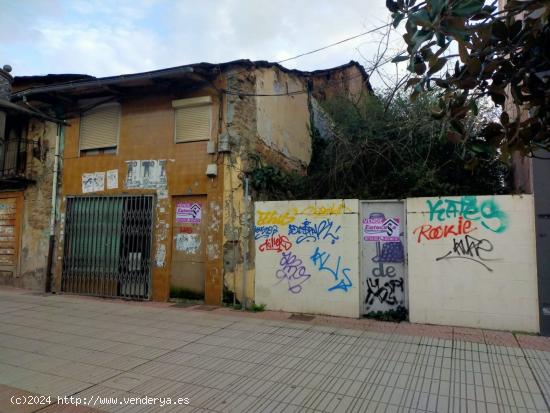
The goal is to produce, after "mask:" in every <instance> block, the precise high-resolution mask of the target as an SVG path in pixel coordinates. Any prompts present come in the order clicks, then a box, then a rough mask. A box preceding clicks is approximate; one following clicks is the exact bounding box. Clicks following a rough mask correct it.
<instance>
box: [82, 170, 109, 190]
mask: <svg viewBox="0 0 550 413" xmlns="http://www.w3.org/2000/svg"><path fill="white" fill-rule="evenodd" d="M104 190H105V172H94V173H88V174H82V193H83V194H87V193H90V192H101V191H104Z"/></svg>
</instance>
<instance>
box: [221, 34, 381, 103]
mask: <svg viewBox="0 0 550 413" xmlns="http://www.w3.org/2000/svg"><path fill="white" fill-rule="evenodd" d="M390 25H391V23H387V24H384V25H382V26H378V27H375V28H374V29H370V30H367V31H366V32H363V33H359V34H356V35H355V36H351V37H348V38H345V39H342V40H339V41H337V42H334V43H330V44H327V45H325V46H322V47H319V48H317V49H314V50H310V51H308V52H303V53H300V54H297V55H296V56H292V57H287V58H286V59H282V60H278V61H276V62H275V63H277V64H281V63H285V62H289V61H291V60H295V59H299V58H300V57H304V56H309V55H311V54H314V53H318V52H321V51H323V50H326V49H329V48H331V47H334V46H337V45H339V44H342V43H346V42H349V41H351V40H354V39H357V38H359V37H362V36H366V35H367V34H370V33H374V32H376V31H378V30H381V29H385V28H386V27H388V26H390ZM246 71H247V69H243V70H240V71H238V72H236V73H233V74H232V75H230V76H228V77H227V79H231V78H234V77H235V76H237V75H239V74H241V73H244V72H246ZM220 72H221V70H220ZM228 92H230V91H228ZM236 94H239V93H238V92H236ZM285 95H287V94H286V93H284V94H277V95H270V96H285Z"/></svg>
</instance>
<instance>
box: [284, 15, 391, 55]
mask: <svg viewBox="0 0 550 413" xmlns="http://www.w3.org/2000/svg"><path fill="white" fill-rule="evenodd" d="M390 24H391V23H387V24H384V25H383V26H379V27H376V28H374V29H370V30H367V31H366V32H363V33H359V34H356V35H355V36H351V37H348V38H347V39H342V40H339V41H337V42H334V43H331V44H327V45H326V46H323V47H320V48H318V49H315V50H310V51H309V52H304V53H300V54H298V55H296V56H292V57H288V58H286V59H283V60H279V61H277V62H276V63H279V64H280V63H284V62H288V61H290V60H294V59H298V58H300V57H304V56H308V55H310V54H313V53H317V52H321V51H323V50H326V49H328V48H330V47H333V46H337V45H339V44H342V43H345V42H349V41H350V40H354V39H357V38H358V37H362V36H365V35H367V34H370V33H374V32H376V31H378V30H380V29H385V28H386V27H388V26H389V25H390Z"/></svg>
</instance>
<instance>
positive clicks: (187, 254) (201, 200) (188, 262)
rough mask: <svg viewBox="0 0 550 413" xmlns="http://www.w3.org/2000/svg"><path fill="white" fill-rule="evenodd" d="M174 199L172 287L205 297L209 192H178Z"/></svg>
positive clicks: (188, 295) (190, 295) (185, 294)
mask: <svg viewBox="0 0 550 413" xmlns="http://www.w3.org/2000/svg"><path fill="white" fill-rule="evenodd" d="M172 202H173V205H172V211H173V212H172V228H173V239H172V273H171V280H170V289H171V290H178V291H179V293H183V295H184V296H187V297H189V298H204V279H205V272H206V252H205V251H206V248H205V244H206V242H205V241H206V234H205V229H206V225H205V222H204V218H205V217H206V216H207V214H206V196H179V197H174V198H173V201H172Z"/></svg>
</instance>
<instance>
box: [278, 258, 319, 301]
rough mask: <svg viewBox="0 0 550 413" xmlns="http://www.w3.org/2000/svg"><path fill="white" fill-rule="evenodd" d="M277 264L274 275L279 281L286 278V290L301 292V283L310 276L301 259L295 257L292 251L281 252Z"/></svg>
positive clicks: (295, 292) (294, 292) (293, 292)
mask: <svg viewBox="0 0 550 413" xmlns="http://www.w3.org/2000/svg"><path fill="white" fill-rule="evenodd" d="M279 265H280V268H279V269H278V270H277V272H276V273H275V277H276V278H277V279H278V280H279V282H281V281H283V280H287V282H288V291H290V292H291V293H292V294H298V293H300V292H302V288H303V286H302V284H303V283H305V282H306V281H307V280H309V278H310V277H311V275H310V274H308V273H307V270H306V267H304V265H303V262H302V260H301V259H299V258H298V257H296V255H294V254H293V253H292V252H283V253H282V254H281V261H280V262H279Z"/></svg>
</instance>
